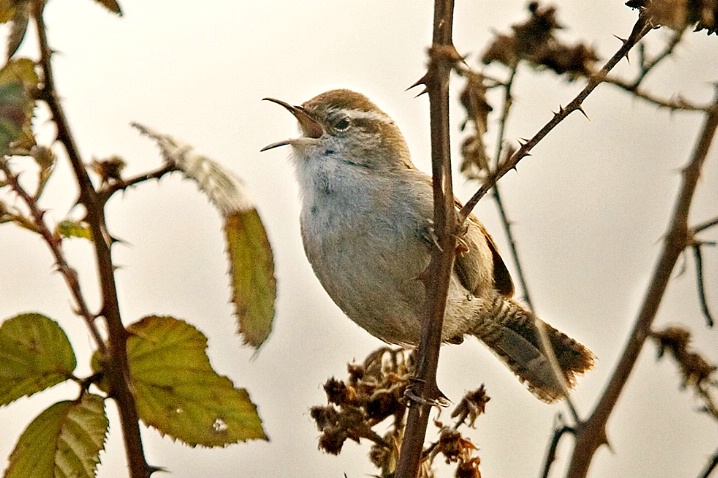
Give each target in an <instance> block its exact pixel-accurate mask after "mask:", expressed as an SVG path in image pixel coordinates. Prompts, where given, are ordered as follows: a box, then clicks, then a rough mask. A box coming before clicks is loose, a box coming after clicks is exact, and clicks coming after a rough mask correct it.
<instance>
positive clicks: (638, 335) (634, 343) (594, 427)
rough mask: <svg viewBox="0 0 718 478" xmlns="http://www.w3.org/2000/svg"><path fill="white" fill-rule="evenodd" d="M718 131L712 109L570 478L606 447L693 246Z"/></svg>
mask: <svg viewBox="0 0 718 478" xmlns="http://www.w3.org/2000/svg"><path fill="white" fill-rule="evenodd" d="M716 96H717V98H716V100H715V103H716V105H717V106H718V91H717V92H716ZM716 129H718V108H714V109H712V110H711V112H710V113H708V114H707V115H706V120H705V123H704V125H703V128H702V130H701V132H700V135H699V138H698V142H697V144H696V148H695V150H694V151H693V154H692V157H691V159H690V161H689V163H688V165H687V166H686V167H685V168H684V169H683V180H682V184H681V188H680V191H679V193H678V197H677V199H676V205H675V209H674V211H673V215H672V217H671V221H670V225H669V229H668V233H667V235H666V237H665V240H664V244H663V250H662V251H661V255H660V257H659V259H658V263H657V264H656V268H655V270H654V272H653V277H652V278H651V281H650V283H649V285H648V288H647V289H646V295H645V297H644V300H643V303H642V305H641V308H640V310H639V312H638V316H637V318H636V322H635V323H634V326H633V330H632V331H631V334H630V336H629V338H628V343H627V344H626V346H625V348H624V350H623V352H622V353H621V354H620V355H619V356H620V360H619V362H618V364H617V365H616V368H615V369H614V372H613V374H612V375H611V377H610V379H609V381H608V385H607V386H606V390H605V391H604V392H603V395H602V396H601V398H600V399H599V401H598V404H597V405H596V407H595V409H594V411H593V413H592V414H591V416H590V417H589V418H588V419H587V420H586V421H584V422H583V423H581V424H579V427H578V428H577V430H576V442H575V445H574V449H573V454H572V456H571V462H570V464H569V468H568V473H567V477H568V478H583V477H585V476H586V474H587V473H588V469H589V466H590V464H591V460H592V458H593V456H594V453H595V452H596V450H597V449H598V448H599V447H600V446H601V445H602V444H605V443H607V441H608V440H607V437H606V423H607V422H608V419H609V417H610V416H611V413H612V412H613V410H614V408H615V406H616V402H617V401H618V398H619V397H620V395H621V392H622V391H623V387H624V386H625V384H626V382H627V380H628V377H629V376H630V374H631V371H632V370H633V366H634V365H635V363H636V360H637V359H638V355H639V353H640V351H641V349H642V348H643V345H644V343H645V341H646V338H647V337H648V335H649V332H650V328H651V324H652V323H653V320H654V318H655V317H656V313H657V311H658V307H659V305H660V303H661V299H662V298H663V294H664V293H665V290H666V287H667V286H668V282H669V281H670V279H671V273H672V272H673V269H674V267H675V264H676V261H677V260H678V258H679V257H680V255H681V253H682V252H683V250H684V249H685V248H686V247H687V246H688V245H689V244H690V230H689V227H688V213H689V211H690V206H691V202H692V200H693V196H694V193H695V190H696V187H697V184H698V179H699V177H700V173H701V170H702V167H703V164H704V163H705V160H706V157H707V155H708V151H709V149H710V146H711V143H712V142H713V138H714V136H715V133H716Z"/></svg>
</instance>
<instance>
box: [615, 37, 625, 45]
mask: <svg viewBox="0 0 718 478" xmlns="http://www.w3.org/2000/svg"><path fill="white" fill-rule="evenodd" d="M613 36H614V37H615V38H617V39H618V40H619V41H620V42H621V43H623V44H624V45H625V44H626V42H627V41H628V40H626V39H625V38H621V37H619V36H618V35H613Z"/></svg>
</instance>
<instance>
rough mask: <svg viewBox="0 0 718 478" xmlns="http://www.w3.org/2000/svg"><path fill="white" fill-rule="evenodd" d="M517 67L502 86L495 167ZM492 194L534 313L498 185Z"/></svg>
mask: <svg viewBox="0 0 718 478" xmlns="http://www.w3.org/2000/svg"><path fill="white" fill-rule="evenodd" d="M517 67H518V62H516V63H514V64H513V65H512V66H511V70H510V72H509V78H508V80H507V81H506V83H505V84H504V104H503V108H502V109H501V120H500V121H499V135H498V139H497V142H496V155H495V157H494V164H495V165H496V167H498V165H499V164H500V163H501V158H502V157H503V154H504V141H505V139H506V138H505V134H506V124H507V122H508V119H509V113H510V112H511V105H512V104H513V97H512V94H511V89H512V87H513V84H514V78H515V77H516V70H517ZM493 194H494V200H495V201H496V207H497V208H498V210H499V215H500V216H501V223H502V224H503V226H504V232H505V233H506V238H507V240H508V242H509V249H510V250H511V256H512V257H513V259H514V265H515V266H516V272H517V274H518V276H519V282H520V283H521V290H522V291H523V295H524V302H526V305H527V306H528V308H529V309H530V310H532V311H534V310H535V309H534V305H533V302H532V301H531V295H530V294H529V288H528V284H527V283H526V276H525V275H524V271H523V268H522V267H521V261H520V260H519V251H518V248H517V246H516V241H515V240H514V235H513V233H512V231H511V221H510V220H509V217H508V213H507V212H506V207H505V206H504V202H503V200H502V199H501V191H500V188H499V185H498V183H497V184H495V185H494V188H493Z"/></svg>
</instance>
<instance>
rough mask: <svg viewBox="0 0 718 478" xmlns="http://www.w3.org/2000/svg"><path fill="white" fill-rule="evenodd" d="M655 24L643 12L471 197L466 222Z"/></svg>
mask: <svg viewBox="0 0 718 478" xmlns="http://www.w3.org/2000/svg"><path fill="white" fill-rule="evenodd" d="M651 28H652V26H651V25H650V23H649V22H648V20H647V19H646V18H644V17H643V16H642V15H641V16H639V17H638V20H637V21H636V24H635V25H634V26H633V30H632V31H631V34H630V36H629V37H628V39H627V40H623V44H622V45H621V48H619V49H618V51H616V53H615V54H614V55H613V56H612V57H611V58H610V59H609V60H608V61H607V62H606V64H605V65H604V66H603V68H601V70H600V71H599V72H598V73H596V74H595V75H592V76H591V77H590V78H589V79H588V84H586V86H585V87H584V88H583V90H581V92H580V93H579V94H578V95H576V97H575V98H574V99H573V100H571V102H570V103H569V104H568V105H566V107H565V108H559V111H558V112H557V113H555V114H554V115H553V118H551V120H550V121H548V122H547V123H546V124H545V125H544V126H543V127H542V128H541V129H540V130H539V131H538V132H537V133H536V134H535V135H534V136H533V137H532V138H531V139H529V140H528V141H526V142H524V143H523V144H521V147H520V148H519V149H518V150H516V152H515V153H514V154H512V155H511V157H510V158H509V159H508V160H507V161H504V162H503V163H502V164H501V165H500V166H499V167H498V168H497V169H496V171H494V173H493V174H491V175H490V176H489V177H488V178H487V179H486V181H485V182H484V184H483V185H482V186H481V187H480V188H479V190H478V191H476V193H475V194H474V195H473V196H472V197H471V199H469V201H468V202H467V203H466V204H465V205H464V207H463V208H461V211H459V221H460V222H463V221H465V220H466V218H467V217H468V215H469V214H470V213H471V211H472V210H473V209H474V207H476V204H477V203H478V202H479V200H480V199H481V198H482V197H483V196H484V195H485V194H486V193H487V192H488V191H489V190H490V189H491V188H492V187H493V186H494V184H496V182H497V181H498V180H499V179H501V178H502V177H503V176H504V175H505V174H506V173H508V172H509V171H511V170H512V169H514V168H516V166H517V165H518V163H519V161H521V160H522V159H523V158H524V157H526V156H528V155H529V152H530V151H531V150H532V149H533V148H534V147H535V146H536V145H537V144H538V143H539V142H540V141H541V140H542V139H543V138H544V137H545V136H546V135H547V134H548V133H550V132H551V131H552V130H553V129H554V128H555V127H556V126H558V124H559V123H561V122H562V121H563V120H564V119H566V118H567V117H568V115H569V114H571V113H573V112H574V111H576V110H578V111H581V112H583V108H582V106H581V105H582V104H583V102H584V100H585V99H586V98H587V97H588V95H590V94H591V93H592V92H593V90H595V89H596V87H597V86H598V85H600V84H601V83H602V82H603V81H604V80H605V79H606V76H607V75H608V73H609V72H610V71H611V70H612V69H613V67H614V66H616V65H617V64H618V62H620V61H621V60H622V59H623V58H624V57H626V56H627V55H628V52H629V51H630V50H631V48H633V47H634V46H635V45H636V44H637V43H638V42H639V41H640V40H641V38H643V37H644V36H645V35H646V34H647V33H648V32H649V31H650V30H651Z"/></svg>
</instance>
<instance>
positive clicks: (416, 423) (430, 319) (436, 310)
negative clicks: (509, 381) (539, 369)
mask: <svg viewBox="0 0 718 478" xmlns="http://www.w3.org/2000/svg"><path fill="white" fill-rule="evenodd" d="M453 13H454V2H453V0H435V3H434V28H433V39H432V47H431V49H430V50H429V69H428V71H427V73H426V75H425V76H424V78H423V79H422V81H421V83H424V85H425V86H426V90H427V92H428V93H429V105H430V116H431V160H432V173H433V186H434V231H435V233H436V236H437V237H436V240H437V244H436V246H435V247H434V248H433V250H432V253H431V262H430V263H429V268H428V271H427V274H426V277H425V283H426V299H425V302H424V321H423V324H422V330H421V339H420V341H419V347H418V350H417V366H416V377H415V388H416V392H417V393H416V395H418V397H419V400H417V402H418V403H415V404H414V406H412V407H411V408H410V409H409V416H408V418H407V425H406V432H405V435H404V441H403V444H402V447H401V453H400V455H399V462H398V464H397V471H396V476H397V478H414V477H415V476H416V475H417V471H418V469H419V460H420V458H421V453H422V449H423V445H424V436H425V434H426V426H427V423H428V420H429V412H430V409H431V403H432V401H435V400H436V399H437V398H439V397H441V392H440V391H439V389H438V387H437V385H436V368H437V364H438V361H439V348H440V346H441V330H442V326H443V321H444V311H445V308H446V295H447V292H448V290H449V279H450V277H451V269H452V267H453V263H454V252H455V249H456V238H455V231H456V219H455V210H454V195H453V191H452V185H451V157H450V148H449V74H450V73H451V69H452V65H453V63H454V62H455V61H456V58H457V57H458V55H454V53H456V50H455V49H454V47H453V43H452V26H453Z"/></svg>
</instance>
